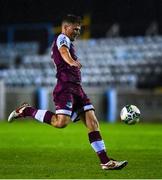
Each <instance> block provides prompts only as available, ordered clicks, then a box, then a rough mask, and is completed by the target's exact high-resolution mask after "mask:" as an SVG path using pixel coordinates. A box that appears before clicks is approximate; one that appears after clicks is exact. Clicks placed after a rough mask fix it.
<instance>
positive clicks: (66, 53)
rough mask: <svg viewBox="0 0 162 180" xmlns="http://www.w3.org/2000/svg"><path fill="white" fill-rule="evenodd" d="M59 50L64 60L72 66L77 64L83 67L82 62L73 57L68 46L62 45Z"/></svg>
mask: <svg viewBox="0 0 162 180" xmlns="http://www.w3.org/2000/svg"><path fill="white" fill-rule="evenodd" d="M59 52H60V54H61V56H62V58H63V59H64V61H65V62H67V63H68V64H69V65H70V66H75V67H78V68H81V64H80V62H79V61H77V60H74V59H73V58H72V57H71V54H70V52H69V49H68V48H67V47H66V46H61V47H60V48H59Z"/></svg>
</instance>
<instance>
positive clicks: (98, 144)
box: [83, 110, 128, 170]
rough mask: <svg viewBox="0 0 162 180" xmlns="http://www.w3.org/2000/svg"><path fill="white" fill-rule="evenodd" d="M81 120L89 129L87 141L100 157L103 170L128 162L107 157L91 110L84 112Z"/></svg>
mask: <svg viewBox="0 0 162 180" xmlns="http://www.w3.org/2000/svg"><path fill="white" fill-rule="evenodd" d="M83 121H84V123H85V125H86V127H87V128H88V131H89V133H88V137H89V142H90V144H91V146H92V148H93V149H94V151H95V152H96V153H97V155H98V157H99V159H100V162H101V168H102V169H105V170H113V169H122V168H123V167H124V166H126V165H127V163H128V162H127V161H116V160H113V159H111V158H110V157H108V155H107V152H106V147H105V143H104V140H103V139H102V137H101V133H100V130H99V123H98V120H97V118H96V116H95V113H94V111H93V110H89V111H86V112H85V113H84V115H83Z"/></svg>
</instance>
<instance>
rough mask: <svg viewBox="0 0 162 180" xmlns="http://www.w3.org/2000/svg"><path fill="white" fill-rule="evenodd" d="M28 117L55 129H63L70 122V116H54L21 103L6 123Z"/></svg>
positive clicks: (49, 112) (46, 111) (51, 113)
mask: <svg viewBox="0 0 162 180" xmlns="http://www.w3.org/2000/svg"><path fill="white" fill-rule="evenodd" d="M25 117H30V118H34V119H36V120H37V121H39V122H42V123H47V124H49V125H52V126H54V127H56V128H63V127H66V125H67V124H68V123H69V122H70V116H69V115H66V114H55V113H53V112H51V111H48V110H41V109H36V108H34V107H32V106H30V104H28V103H23V104H22V105H20V106H19V107H17V108H16V109H15V110H13V111H12V112H11V113H10V115H9V117H8V122H12V121H14V120H15V119H18V118H25Z"/></svg>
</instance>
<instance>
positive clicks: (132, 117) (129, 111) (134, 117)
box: [120, 105, 141, 124]
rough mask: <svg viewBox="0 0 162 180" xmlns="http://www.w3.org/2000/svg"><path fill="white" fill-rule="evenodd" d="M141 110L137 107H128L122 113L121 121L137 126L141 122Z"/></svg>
mask: <svg viewBox="0 0 162 180" xmlns="http://www.w3.org/2000/svg"><path fill="white" fill-rule="evenodd" d="M140 115H141V113H140V110H139V109H138V107H137V106H135V105H126V106H124V107H123V108H122V110H121V112H120V118H121V121H123V122H124V123H126V124H136V123H137V122H139V120H140Z"/></svg>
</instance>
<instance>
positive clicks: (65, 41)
mask: <svg viewBox="0 0 162 180" xmlns="http://www.w3.org/2000/svg"><path fill="white" fill-rule="evenodd" d="M56 44H57V47H58V49H60V47H62V46H66V47H67V48H69V49H70V39H69V38H68V37H67V36H65V35H64V34H60V35H59V36H58V38H57V41H56Z"/></svg>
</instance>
